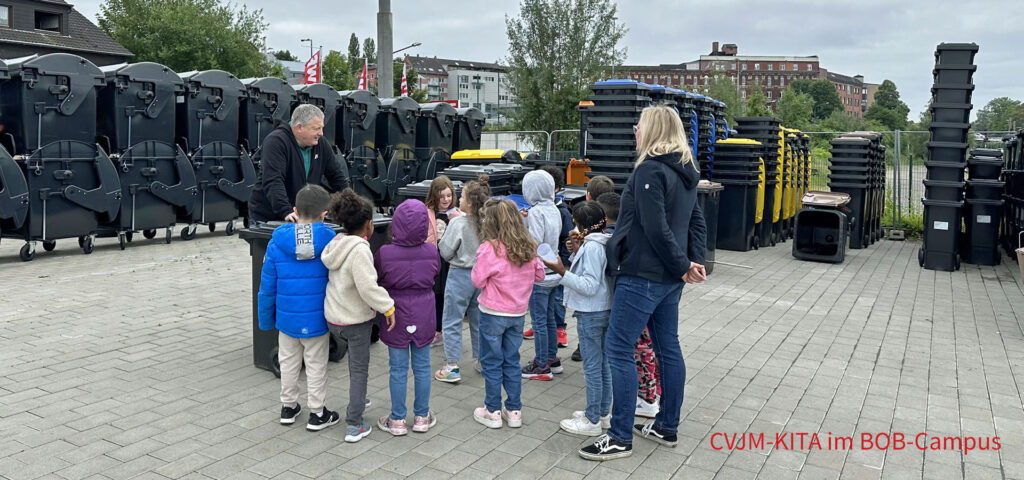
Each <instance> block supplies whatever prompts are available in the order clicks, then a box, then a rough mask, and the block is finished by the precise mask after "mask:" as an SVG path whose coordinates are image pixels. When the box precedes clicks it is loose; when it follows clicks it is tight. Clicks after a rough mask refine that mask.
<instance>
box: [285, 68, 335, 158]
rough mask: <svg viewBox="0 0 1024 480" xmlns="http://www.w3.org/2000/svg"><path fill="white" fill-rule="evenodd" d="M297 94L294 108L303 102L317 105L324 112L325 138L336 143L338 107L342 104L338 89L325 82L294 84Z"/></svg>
mask: <svg viewBox="0 0 1024 480" xmlns="http://www.w3.org/2000/svg"><path fill="white" fill-rule="evenodd" d="M292 88H294V89H295V93H296V95H297V97H296V98H297V100H296V102H295V103H293V104H292V110H295V107H298V106H299V105H301V104H303V103H309V104H312V105H316V106H317V107H318V108H320V110H321V111H323V112H324V138H326V139H327V141H329V142H331V145H332V146H334V145H336V140H337V123H338V122H337V118H338V107H340V106H341V95H339V94H338V91H337V90H335V89H333V88H331V86H330V85H327V84H325V83H311V84H309V85H292Z"/></svg>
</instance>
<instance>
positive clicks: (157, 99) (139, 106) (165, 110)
mask: <svg viewBox="0 0 1024 480" xmlns="http://www.w3.org/2000/svg"><path fill="white" fill-rule="evenodd" d="M100 70H102V71H103V73H104V75H105V77H106V79H105V82H106V83H105V85H104V86H103V88H100V90H99V94H98V98H97V108H96V141H97V143H99V144H100V146H101V147H103V149H104V150H106V151H107V152H108V153H112V154H114V153H119V152H123V151H125V150H128V149H129V148H131V146H132V145H135V144H136V143H139V142H143V141H158V142H164V143H174V125H175V113H176V112H175V101H176V99H177V98H178V96H179V95H181V94H182V93H183V92H184V87H185V85H184V82H183V81H182V80H181V77H179V76H178V74H177V73H174V71H173V70H171V69H170V68H167V67H165V66H163V65H160V64H159V63H152V62H139V63H132V64H128V65H124V64H121V65H111V66H107V67H103V68H101V69H100Z"/></svg>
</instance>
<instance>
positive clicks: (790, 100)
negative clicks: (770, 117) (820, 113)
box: [775, 86, 814, 130]
mask: <svg viewBox="0 0 1024 480" xmlns="http://www.w3.org/2000/svg"><path fill="white" fill-rule="evenodd" d="M775 110H776V112H777V113H778V115H779V117H780V118H782V124H783V125H785V126H787V127H789V128H796V129H798V130H806V129H807V127H808V126H809V125H810V124H811V117H812V116H813V115H814V99H813V98H811V96H810V95H808V94H806V93H800V92H798V91H796V90H794V89H793V87H792V86H789V87H787V88H786V89H785V90H784V91H783V92H782V98H779V102H778V103H777V104H775Z"/></svg>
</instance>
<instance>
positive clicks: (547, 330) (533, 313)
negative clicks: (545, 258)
mask: <svg viewBox="0 0 1024 480" xmlns="http://www.w3.org/2000/svg"><path fill="white" fill-rule="evenodd" d="M523 198H525V199H526V202H527V203H529V204H530V210H529V212H525V211H524V214H525V215H526V229H527V230H528V231H529V232H530V236H531V237H533V240H534V241H536V242H537V245H538V247H539V246H540V245H542V244H547V246H548V248H550V249H551V251H552V252H556V253H555V254H556V255H557V252H558V236H559V234H561V233H562V215H561V214H560V213H559V212H558V207H556V206H555V179H554V178H552V177H551V175H550V174H549V173H548V172H545V171H543V170H534V171H532V172H530V173H527V174H526V176H525V177H523ZM545 274H546V275H545V278H544V280H543V281H541V282H538V283H536V284H534V285H533V292H532V293H531V295H530V322H531V324H532V327H533V338H534V348H533V349H534V351H535V352H536V358H534V359H533V360H532V361H530V362H529V363H527V364H526V366H524V367H523V378H532V379H535V380H551V379H552V378H553V377H552V376H551V374H552V373H562V362H561V359H559V358H558V357H557V356H556V354H557V353H558V327H557V326H556V325H555V309H556V306H557V304H556V303H555V301H556V296H555V295H554V291H555V287H557V286H558V281H559V276H558V274H556V273H554V272H553V271H551V269H545Z"/></svg>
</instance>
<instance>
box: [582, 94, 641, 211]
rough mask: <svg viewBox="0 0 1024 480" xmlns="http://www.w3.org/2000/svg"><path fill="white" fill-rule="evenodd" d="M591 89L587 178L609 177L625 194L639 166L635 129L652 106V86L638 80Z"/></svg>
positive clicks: (588, 114) (588, 118)
mask: <svg viewBox="0 0 1024 480" xmlns="http://www.w3.org/2000/svg"><path fill="white" fill-rule="evenodd" d="M590 90H591V91H593V92H594V95H593V96H592V97H591V98H590V99H591V101H593V102H594V106H593V107H590V109H589V110H588V113H587V121H588V122H589V130H588V132H587V133H588V134H589V135H588V136H589V139H588V143H587V158H588V159H589V161H588V162H587V165H588V166H589V167H590V172H587V177H588V178H593V177H596V176H598V175H604V176H607V177H608V178H611V179H612V181H613V182H614V183H615V188H616V190H618V191H620V192H621V191H622V189H623V188H625V186H626V181H627V180H629V175H630V174H631V173H632V172H633V167H634V164H635V163H636V135H635V134H634V133H633V127H634V126H635V125H636V124H637V122H639V121H640V113H641V112H642V111H643V109H644V108H646V107H647V106H649V105H650V104H651V97H650V93H651V87H650V85H647V84H644V83H640V82H637V81H634V80H606V81H601V82H597V83H595V84H594V85H591V87H590Z"/></svg>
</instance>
